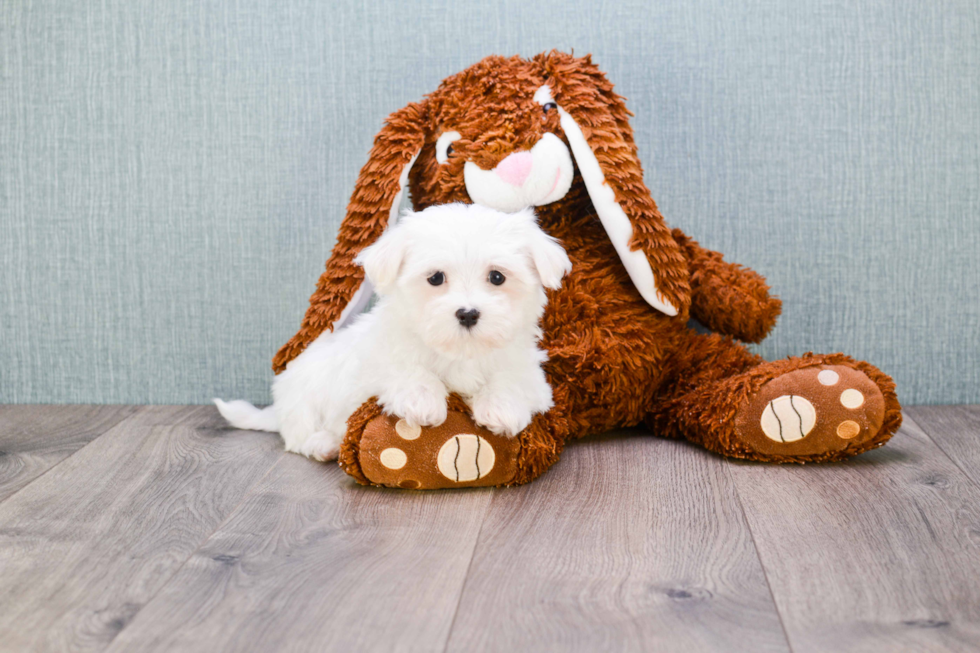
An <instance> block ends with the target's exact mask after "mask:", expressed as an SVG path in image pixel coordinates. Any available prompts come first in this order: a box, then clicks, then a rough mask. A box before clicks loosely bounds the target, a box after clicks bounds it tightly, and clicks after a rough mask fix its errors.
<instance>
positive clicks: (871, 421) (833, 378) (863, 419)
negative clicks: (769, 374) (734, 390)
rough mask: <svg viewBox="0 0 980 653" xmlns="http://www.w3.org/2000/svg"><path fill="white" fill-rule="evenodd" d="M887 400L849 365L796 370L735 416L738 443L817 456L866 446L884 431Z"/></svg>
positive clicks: (765, 450)
mask: <svg viewBox="0 0 980 653" xmlns="http://www.w3.org/2000/svg"><path fill="white" fill-rule="evenodd" d="M884 415H885V401H884V397H883V396H882V394H881V390H880V389H879V388H878V386H877V385H875V383H874V382H873V381H872V380H871V379H869V378H868V377H867V376H866V375H865V374H864V373H863V372H860V371H858V370H856V369H853V368H850V367H847V366H846V365H820V366H817V367H808V368H804V369H798V370H793V371H792V372H787V373H786V374H783V375H781V376H778V377H776V378H775V379H772V380H771V381H769V382H768V383H766V384H765V385H764V386H762V389H761V390H760V391H759V393H758V394H757V395H756V396H754V397H752V399H751V400H750V401H749V403H748V404H747V405H746V406H744V407H743V408H742V409H741V410H740V411H739V412H738V415H737V416H736V420H735V424H736V436H737V437H738V439H739V441H740V442H739V444H740V445H741V446H742V447H744V448H747V449H749V450H751V451H752V452H754V453H758V454H763V455H777V456H812V455H820V454H824V453H832V452H836V451H841V450H843V449H845V448H847V447H849V446H852V445H853V444H854V443H862V442H866V441H868V440H869V439H871V438H873V437H874V436H875V435H876V434H877V433H878V431H879V430H880V429H881V425H882V421H883V419H884Z"/></svg>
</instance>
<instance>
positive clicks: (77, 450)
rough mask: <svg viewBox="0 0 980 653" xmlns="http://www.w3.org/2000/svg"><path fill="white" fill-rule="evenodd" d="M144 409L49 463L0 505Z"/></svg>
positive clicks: (140, 408)
mask: <svg viewBox="0 0 980 653" xmlns="http://www.w3.org/2000/svg"><path fill="white" fill-rule="evenodd" d="M119 405H126V404H119ZM144 410H146V406H140V407H139V409H138V410H137V411H136V412H135V413H133V414H132V415H129V416H128V417H124V418H122V419H121V420H119V421H118V422H116V423H115V424H113V425H112V426H110V427H109V428H107V429H106V430H104V431H102V432H101V433H99V434H98V435H97V436H95V437H94V438H92V439H91V440H89V441H88V442H86V443H85V444H83V445H82V446H80V447H79V448H78V449H75V450H74V451H72V452H71V453H70V454H68V455H67V456H65V457H64V458H62V459H61V460H59V461H58V462H56V463H55V464H54V465H51V467H48V468H47V469H46V470H44V471H43V472H41V473H40V474H38V475H37V476H35V477H34V478H32V479H31V480H29V481H28V482H27V483H25V484H24V485H23V486H21V487H19V488H17V489H16V490H15V491H14V492H12V493H11V494H9V495H7V496H6V497H4V498H3V499H0V506H2V505H3V504H5V503H6V502H7V501H9V500H10V499H12V498H14V497H15V496H17V495H18V494H20V493H21V492H23V491H24V490H26V489H27V488H29V487H31V486H32V485H34V483H36V482H37V481H39V480H40V479H42V478H44V477H45V476H47V475H48V474H49V473H50V472H51V471H53V470H55V469H58V468H59V467H61V466H62V465H63V464H64V463H65V462H67V461H69V460H71V459H72V458H73V457H74V456H75V455H76V454H78V452H80V451H82V450H83V449H85V448H86V447H88V446H90V445H91V444H92V443H93V442H95V441H96V440H99V439H100V438H102V437H103V436H104V435H105V434H106V433H108V432H109V431H112V430H113V429H115V428H116V427H118V426H122V425H123V424H125V423H126V422H128V421H130V420H131V419H135V418H136V417H137V416H138V415H140V414H142V413H143V411H144Z"/></svg>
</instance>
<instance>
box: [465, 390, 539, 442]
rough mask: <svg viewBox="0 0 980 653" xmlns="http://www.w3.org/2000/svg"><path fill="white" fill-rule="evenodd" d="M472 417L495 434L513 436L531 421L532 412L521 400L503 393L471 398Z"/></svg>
mask: <svg viewBox="0 0 980 653" xmlns="http://www.w3.org/2000/svg"><path fill="white" fill-rule="evenodd" d="M472 408H473V419H474V420H475V421H476V423H477V424H479V425H480V426H482V427H484V428H486V429H487V430H489V431H490V432H492V433H496V434H497V435H506V436H507V437H514V436H515V435H517V434H518V433H520V432H521V431H523V430H524V429H525V428H527V425H528V424H530V423H531V417H532V416H533V413H532V411H531V409H530V408H528V407H527V406H526V405H524V403H523V402H521V401H519V400H517V399H515V398H513V397H508V396H505V395H483V396H480V397H477V398H476V399H474V400H473V406H472Z"/></svg>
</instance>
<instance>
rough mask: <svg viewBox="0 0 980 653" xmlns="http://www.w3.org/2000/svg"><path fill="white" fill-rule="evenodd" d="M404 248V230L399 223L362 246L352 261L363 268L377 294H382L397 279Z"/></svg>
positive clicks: (405, 247) (403, 257) (405, 243)
mask: <svg viewBox="0 0 980 653" xmlns="http://www.w3.org/2000/svg"><path fill="white" fill-rule="evenodd" d="M406 249H407V242H406V238H405V230H404V229H403V228H402V227H401V225H395V226H392V227H389V228H388V229H387V230H386V231H385V232H384V233H383V234H381V237H380V238H378V240H376V241H375V242H374V244H373V245H369V246H368V247H366V248H364V249H363V250H362V251H361V253H360V254H358V255H357V256H356V257H355V258H354V263H356V264H358V265H360V266H361V267H363V268H364V273H365V274H366V275H367V279H368V281H370V282H371V284H372V285H373V286H374V287H375V289H376V290H377V292H378V294H380V295H383V294H385V293H387V292H388V289H389V288H390V287H391V285H392V284H393V283H395V281H396V280H397V279H398V273H399V271H400V270H401V266H402V262H403V261H404V260H405V252H406Z"/></svg>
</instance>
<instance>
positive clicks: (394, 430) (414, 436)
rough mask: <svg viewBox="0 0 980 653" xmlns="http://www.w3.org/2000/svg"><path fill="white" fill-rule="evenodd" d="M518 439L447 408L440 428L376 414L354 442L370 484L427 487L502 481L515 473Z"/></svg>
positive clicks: (471, 485)
mask: <svg viewBox="0 0 980 653" xmlns="http://www.w3.org/2000/svg"><path fill="white" fill-rule="evenodd" d="M519 449H520V441H519V440H518V439H517V438H506V437H503V436H499V435H494V434H493V433H491V432H490V431H487V430H486V429H484V428H482V427H479V426H477V425H476V424H475V423H474V422H473V420H472V419H471V418H470V416H469V415H467V414H465V413H461V412H458V411H449V414H448V416H447V417H446V421H445V422H443V423H442V424H440V425H439V426H434V427H429V426H424V427H420V426H416V425H412V424H409V423H408V422H406V421H405V420H403V419H399V418H398V417H392V416H389V415H379V416H378V417H375V418H374V419H372V420H371V421H370V422H368V424H367V426H366V427H365V428H364V434H363V435H362V436H361V440H360V443H359V449H358V451H359V454H358V455H359V460H360V463H361V470H362V471H363V472H364V475H365V476H366V477H367V478H368V480H370V481H371V482H372V483H376V484H378V485H385V486H388V487H399V488H405V489H416V490H432V489H438V488H452V487H479V486H490V485H503V484H505V483H507V482H508V481H510V480H511V479H512V478H513V477H514V474H515V473H516V471H517V454H518V451H519Z"/></svg>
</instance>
